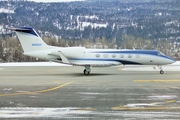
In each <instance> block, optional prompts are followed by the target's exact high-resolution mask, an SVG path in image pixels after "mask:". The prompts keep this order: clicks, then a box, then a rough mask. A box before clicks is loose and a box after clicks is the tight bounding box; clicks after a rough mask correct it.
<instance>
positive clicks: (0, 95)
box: [0, 81, 74, 97]
mask: <svg viewBox="0 0 180 120" xmlns="http://www.w3.org/2000/svg"><path fill="white" fill-rule="evenodd" d="M73 82H74V81H71V82H68V83H65V84H63V85H60V86H57V87H53V88H49V89H45V90H38V91H33V92H21V93H9V94H0V97H4V96H17V95H28V94H35V93H44V92H50V91H54V90H57V89H60V88H62V87H65V86H67V85H69V84H72V83H73Z"/></svg>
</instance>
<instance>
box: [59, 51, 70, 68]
mask: <svg viewBox="0 0 180 120" xmlns="http://www.w3.org/2000/svg"><path fill="white" fill-rule="evenodd" d="M58 52H59V55H60V57H61V59H62V62H63V63H65V64H70V65H72V63H71V62H70V61H69V60H68V58H67V57H66V56H65V55H64V54H63V53H62V52H61V51H58Z"/></svg>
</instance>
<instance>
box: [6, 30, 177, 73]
mask: <svg viewBox="0 0 180 120" xmlns="http://www.w3.org/2000/svg"><path fill="white" fill-rule="evenodd" d="M7 29H9V30H12V31H15V32H16V34H17V36H18V39H19V41H20V43H21V46H22V48H23V50H24V55H27V56H31V57H35V58H37V59H42V60H48V61H52V62H58V63H63V64H69V65H73V66H84V67H85V69H84V71H83V73H84V74H85V75H89V74H90V72H91V67H109V66H117V65H157V66H158V67H159V70H160V74H164V71H163V68H162V65H167V64H171V63H174V62H175V60H174V59H172V58H170V57H168V56H166V55H165V54H163V53H162V52H160V51H158V50H134V49H132V50H130V49H128V50H127V49H126V50H120V49H86V48H84V47H56V46H50V45H47V44H46V43H45V42H44V41H43V40H42V39H41V37H40V36H39V35H38V34H37V32H36V31H35V30H34V29H33V28H31V27H11V28H7Z"/></svg>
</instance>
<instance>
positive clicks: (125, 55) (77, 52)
mask: <svg viewBox="0 0 180 120" xmlns="http://www.w3.org/2000/svg"><path fill="white" fill-rule="evenodd" d="M59 51H61V52H62V53H63V54H64V55H65V56H66V57H67V58H68V59H69V61H71V63H73V64H78V65H91V66H101V65H104V66H106V65H119V64H124V65H128V64H137V65H165V64H171V63H173V62H175V61H174V60H173V59H171V58H169V57H167V56H165V55H162V54H159V51H155V50H117V49H85V48H84V47H65V48H62V47H53V46H49V49H47V50H41V51H35V52H26V53H24V54H25V55H28V56H32V57H36V58H39V59H44V60H49V61H55V60H57V58H59V57H60V55H59Z"/></svg>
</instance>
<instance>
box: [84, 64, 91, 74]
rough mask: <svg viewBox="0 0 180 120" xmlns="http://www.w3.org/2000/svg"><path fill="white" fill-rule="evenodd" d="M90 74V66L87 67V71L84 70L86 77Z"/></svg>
mask: <svg viewBox="0 0 180 120" xmlns="http://www.w3.org/2000/svg"><path fill="white" fill-rule="evenodd" d="M90 72H91V68H90V66H85V69H84V75H89V74H90Z"/></svg>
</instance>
